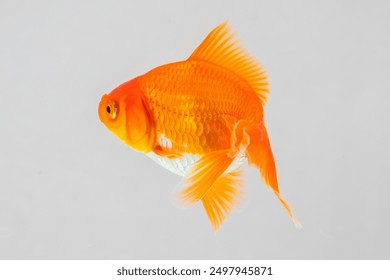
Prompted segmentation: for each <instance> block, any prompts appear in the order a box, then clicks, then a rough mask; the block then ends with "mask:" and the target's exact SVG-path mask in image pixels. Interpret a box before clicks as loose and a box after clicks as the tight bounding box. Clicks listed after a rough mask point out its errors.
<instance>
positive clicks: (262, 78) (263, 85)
mask: <svg viewBox="0 0 390 280" xmlns="http://www.w3.org/2000/svg"><path fill="white" fill-rule="evenodd" d="M188 60H197V61H207V62H210V63H214V64H216V65H219V66H222V67H225V68H228V69H230V70H231V71H233V72H235V73H236V74H237V75H239V76H240V77H242V78H243V79H244V80H246V81H247V83H248V84H249V85H250V86H251V87H252V88H253V90H254V91H255V92H256V93H257V95H258V96H259V98H260V99H261V102H262V103H263V104H264V103H265V102H266V101H267V94H268V82H267V77H266V74H265V72H264V70H263V69H262V68H261V67H260V65H259V64H258V63H257V62H256V61H255V60H254V59H253V58H252V57H251V56H250V55H249V54H248V53H247V52H246V51H245V50H244V49H243V48H242V47H241V46H240V44H239V42H238V40H237V39H236V38H235V36H234V34H233V33H232V32H231V30H230V29H229V27H228V26H227V22H224V23H222V24H220V25H218V26H217V27H216V28H215V29H214V30H212V31H211V32H210V33H209V35H208V36H207V37H206V39H204V40H203V42H202V43H201V44H200V45H199V46H198V47H197V48H196V49H195V51H194V52H193V53H192V54H191V56H190V57H189V58H188Z"/></svg>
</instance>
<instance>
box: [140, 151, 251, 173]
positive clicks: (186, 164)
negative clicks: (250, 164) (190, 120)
mask: <svg viewBox="0 0 390 280" xmlns="http://www.w3.org/2000/svg"><path fill="white" fill-rule="evenodd" d="M146 155H147V156H148V157H150V158H151V159H152V160H154V161H155V162H156V163H158V164H159V165H161V166H162V167H164V168H166V169H168V170H169V171H171V172H173V173H175V174H177V175H179V176H182V177H183V176H185V175H186V174H187V172H188V171H189V170H190V168H191V166H192V165H193V164H194V163H195V162H196V161H197V160H198V159H199V158H200V156H197V155H188V154H187V155H184V157H182V158H178V159H168V158H166V157H162V156H159V155H156V154H155V153H153V152H150V153H148V154H146ZM245 160H246V157H245V155H244V154H243V153H240V154H238V156H237V157H236V158H235V159H234V161H233V162H232V164H231V165H230V166H229V168H228V169H227V170H226V172H225V173H227V172H230V171H232V170H235V169H236V168H237V167H239V166H240V165H241V164H242V163H243V162H244V161H245Z"/></svg>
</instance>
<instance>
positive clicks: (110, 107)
mask: <svg viewBox="0 0 390 280" xmlns="http://www.w3.org/2000/svg"><path fill="white" fill-rule="evenodd" d="M106 111H107V114H108V116H109V117H110V119H112V120H115V119H116V117H117V116H118V106H117V103H116V102H115V101H111V102H110V103H109V104H107V107H106Z"/></svg>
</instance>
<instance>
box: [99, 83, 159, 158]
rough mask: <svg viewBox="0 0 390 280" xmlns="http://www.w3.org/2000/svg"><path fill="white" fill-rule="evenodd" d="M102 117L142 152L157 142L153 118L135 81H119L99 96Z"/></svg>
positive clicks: (114, 130) (100, 115)
mask: <svg viewBox="0 0 390 280" xmlns="http://www.w3.org/2000/svg"><path fill="white" fill-rule="evenodd" d="M98 114H99V118H100V121H101V122H102V123H103V124H104V125H105V126H106V127H107V128H108V129H109V130H110V131H111V132H112V133H114V134H115V135H116V136H117V137H118V138H120V139H121V140H122V141H123V142H125V143H126V144H128V145H129V146H130V147H132V148H133V149H135V150H137V151H141V152H150V151H151V150H152V149H153V147H154V143H155V139H156V132H155V125H154V123H155V122H154V119H153V117H152V114H151V111H150V109H149V106H148V104H147V102H146V100H145V97H144V95H143V94H142V91H140V89H139V88H138V87H137V86H136V84H135V83H134V82H132V81H130V82H127V83H125V84H123V85H120V86H119V87H117V88H116V89H114V90H113V91H112V92H110V93H109V94H104V95H103V96H102V98H101V100H100V103H99V108H98Z"/></svg>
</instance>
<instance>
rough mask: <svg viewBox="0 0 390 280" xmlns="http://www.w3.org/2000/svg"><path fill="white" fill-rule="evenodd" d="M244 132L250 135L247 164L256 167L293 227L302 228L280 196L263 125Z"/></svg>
mask: <svg viewBox="0 0 390 280" xmlns="http://www.w3.org/2000/svg"><path fill="white" fill-rule="evenodd" d="M245 130H246V132H247V133H248V134H249V135H250V144H249V145H248V147H247V152H246V155H247V157H248V162H249V164H250V165H254V166H256V167H257V168H258V169H259V170H260V173H261V176H262V178H263V180H264V181H265V183H266V184H267V186H268V187H269V188H271V189H272V190H273V192H274V193H275V195H276V196H277V198H278V199H279V201H280V202H281V203H282V205H283V207H284V209H285V210H286V212H287V214H288V215H289V216H290V217H291V218H292V220H293V222H294V224H295V226H296V227H298V228H300V227H302V226H301V224H300V223H299V221H298V219H297V218H295V216H294V214H293V212H292V210H291V207H290V205H289V204H288V203H287V201H286V200H284V199H283V197H282V196H281V194H280V191H279V186H278V178H277V174H276V166H275V161H274V156H273V154H272V150H271V145H270V142H269V139H268V133H267V129H266V128H265V125H264V123H262V124H261V125H258V126H253V127H250V128H246V129H245Z"/></svg>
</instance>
